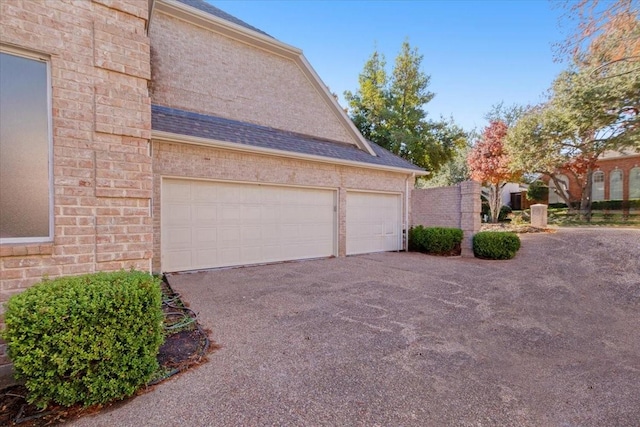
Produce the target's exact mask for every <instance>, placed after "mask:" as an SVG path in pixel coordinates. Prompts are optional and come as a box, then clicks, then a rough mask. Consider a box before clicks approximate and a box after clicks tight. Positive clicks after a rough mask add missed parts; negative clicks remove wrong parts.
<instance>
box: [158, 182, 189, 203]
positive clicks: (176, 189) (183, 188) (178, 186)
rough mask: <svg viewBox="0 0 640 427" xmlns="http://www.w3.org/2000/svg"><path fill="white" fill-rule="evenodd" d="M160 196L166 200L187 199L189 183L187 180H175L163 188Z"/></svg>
mask: <svg viewBox="0 0 640 427" xmlns="http://www.w3.org/2000/svg"><path fill="white" fill-rule="evenodd" d="M162 197H163V198H164V199H165V200H167V201H175V202H178V201H189V200H191V185H190V184H189V183H188V182H176V183H175V185H172V186H170V187H167V188H163V190H162Z"/></svg>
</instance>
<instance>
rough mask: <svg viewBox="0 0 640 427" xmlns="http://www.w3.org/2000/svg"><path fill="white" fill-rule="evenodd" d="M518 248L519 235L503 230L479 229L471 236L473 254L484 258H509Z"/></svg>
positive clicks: (514, 254)
mask: <svg viewBox="0 0 640 427" xmlns="http://www.w3.org/2000/svg"><path fill="white" fill-rule="evenodd" d="M518 249H520V237H518V235H517V234H515V233H511V232H503V231H481V232H479V233H477V234H476V235H474V236H473V254H474V255H475V256H476V257H478V258H484V259H511V258H513V257H514V256H516V252H518Z"/></svg>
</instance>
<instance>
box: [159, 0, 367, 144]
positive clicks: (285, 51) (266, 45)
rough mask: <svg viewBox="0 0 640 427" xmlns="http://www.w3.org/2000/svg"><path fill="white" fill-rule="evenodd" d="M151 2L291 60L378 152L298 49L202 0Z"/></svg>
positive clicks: (360, 140)
mask: <svg viewBox="0 0 640 427" xmlns="http://www.w3.org/2000/svg"><path fill="white" fill-rule="evenodd" d="M153 1H154V3H153V9H154V10H155V11H158V12H161V13H165V14H169V15H170V16H173V17H175V18H178V19H181V20H184V21H187V22H190V23H192V24H195V25H197V26H199V27H201V28H205V29H208V30H210V31H213V32H216V33H218V34H222V35H224V36H226V37H229V38H231V39H234V40H236V41H239V42H241V43H245V44H247V45H250V46H253V47H257V48H259V49H262V50H265V51H267V52H271V53H273V54H276V55H279V56H281V57H284V58H287V59H290V60H292V61H293V62H294V63H295V64H296V65H297V66H298V68H299V69H300V71H302V73H303V74H304V75H305V77H306V78H307V80H308V82H309V83H310V84H311V86H312V87H313V88H314V89H315V91H316V92H317V93H318V94H319V96H320V98H321V99H322V100H323V101H324V102H325V103H326V104H327V105H328V107H329V108H330V109H331V111H332V112H333V114H334V115H335V116H336V118H337V119H338V121H339V122H340V123H341V125H342V126H343V127H344V129H345V130H346V131H347V133H348V134H349V136H351V138H352V140H353V142H354V144H355V145H357V146H358V147H359V148H360V149H361V150H363V151H365V152H367V153H369V155H371V156H376V155H377V154H376V152H375V150H374V149H373V148H372V146H371V143H370V142H369V141H368V140H367V139H365V138H364V137H363V136H362V134H361V133H360V131H358V129H357V128H356V126H355V125H354V124H353V122H352V121H351V119H350V118H349V116H348V115H347V113H346V112H345V111H344V110H343V109H342V107H341V106H340V104H338V101H337V100H336V99H335V98H334V97H333V95H332V94H331V92H330V91H329V88H328V87H327V85H325V84H324V82H323V81H322V80H321V79H320V77H319V76H318V74H317V73H316V72H315V70H314V69H313V67H312V66H311V64H309V62H308V61H307V59H306V58H305V57H304V55H303V54H302V51H301V50H300V49H298V48H296V47H293V46H291V45H288V44H286V43H283V42H281V41H279V40H277V39H275V38H273V37H271V36H269V35H267V34H266V33H265V32H263V31H261V30H258V29H256V28H255V27H252V26H251V25H249V24H247V23H245V22H244V21H242V20H240V19H238V18H235V17H233V16H231V15H229V14H228V13H226V12H223V11H221V10H220V9H218V8H216V7H214V6H212V5H210V4H208V3H206V2H204V1H203V0H153ZM150 25H152V23H150Z"/></svg>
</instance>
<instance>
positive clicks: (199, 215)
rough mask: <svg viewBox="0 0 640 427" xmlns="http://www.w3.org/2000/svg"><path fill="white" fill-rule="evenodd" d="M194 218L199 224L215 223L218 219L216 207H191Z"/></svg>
mask: <svg viewBox="0 0 640 427" xmlns="http://www.w3.org/2000/svg"><path fill="white" fill-rule="evenodd" d="M193 217H194V220H195V221H196V222H197V223H199V224H207V223H215V222H216V220H217V219H218V209H217V208H216V207H215V206H198V205H195V206H194V207H193Z"/></svg>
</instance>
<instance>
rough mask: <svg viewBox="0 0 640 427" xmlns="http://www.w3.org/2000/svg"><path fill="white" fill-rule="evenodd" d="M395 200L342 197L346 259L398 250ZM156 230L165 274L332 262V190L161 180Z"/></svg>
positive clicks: (334, 246) (363, 195)
mask: <svg viewBox="0 0 640 427" xmlns="http://www.w3.org/2000/svg"><path fill="white" fill-rule="evenodd" d="M376 196H377V197H376ZM376 199H377V200H378V201H377V202H376V201H375V200H376ZM383 199H384V200H386V203H387V207H382V206H381V204H380V203H382V204H384V203H383V202H382V200H383ZM399 200H400V198H399V196H395V195H386V194H375V193H355V192H353V193H351V192H349V193H347V208H348V211H347V212H349V211H352V213H351V214H349V213H348V215H347V253H348V254H356V253H365V252H377V251H385V250H397V249H400V246H401V242H400V239H399V233H400V227H399V223H400V221H399V218H400V213H399ZM376 203H377V204H376ZM391 203H393V204H395V207H394V208H393V209H392V208H390V204H391ZM392 211H393V212H392ZM393 215H395V216H393ZM382 216H384V217H385V218H384V220H383V219H382ZM161 222H162V225H161V246H162V247H161V251H162V252H161V256H162V270H163V271H166V272H171V271H186V270H197V269H205V268H216V267H227V266H237V265H249V264H260V263H267V262H277V261H287V260H294V259H306V258H320V257H328V256H332V255H336V254H337V235H338V232H337V201H336V191H335V190H325V189H316V188H300V187H283V186H272V185H257V184H241V183H225V182H210V181H196V180H182V179H163V182H162V206H161ZM394 222H395V225H392V223H394Z"/></svg>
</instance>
